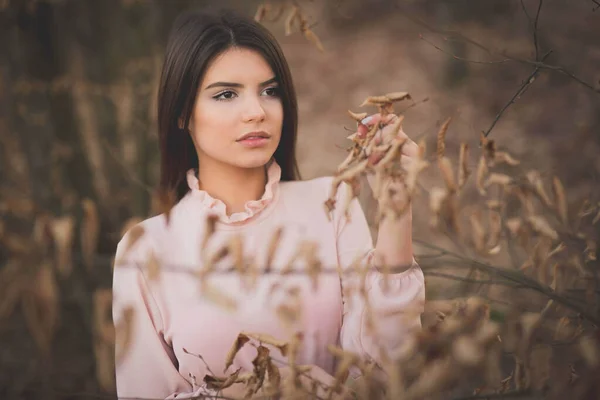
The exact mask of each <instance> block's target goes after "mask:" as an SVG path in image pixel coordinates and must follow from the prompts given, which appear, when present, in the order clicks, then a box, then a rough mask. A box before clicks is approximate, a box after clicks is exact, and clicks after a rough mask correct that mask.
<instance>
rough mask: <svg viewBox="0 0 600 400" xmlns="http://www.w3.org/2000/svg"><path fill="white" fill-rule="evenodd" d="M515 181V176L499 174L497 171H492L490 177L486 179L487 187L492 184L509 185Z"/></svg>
mask: <svg viewBox="0 0 600 400" xmlns="http://www.w3.org/2000/svg"><path fill="white" fill-rule="evenodd" d="M512 182H513V178H512V177H511V176H509V175H506V174H499V173H496V172H492V173H491V174H490V176H489V177H488V179H487V180H486V181H485V187H486V188H487V187H489V186H490V185H500V186H503V187H505V186H508V185H510V184H511V183H512Z"/></svg>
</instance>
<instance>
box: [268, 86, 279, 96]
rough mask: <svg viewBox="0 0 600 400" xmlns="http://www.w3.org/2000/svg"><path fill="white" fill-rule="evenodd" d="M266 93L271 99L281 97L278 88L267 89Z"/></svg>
mask: <svg viewBox="0 0 600 400" xmlns="http://www.w3.org/2000/svg"><path fill="white" fill-rule="evenodd" d="M265 92H267V95H268V96H271V97H279V88H278V87H270V88H266V89H265Z"/></svg>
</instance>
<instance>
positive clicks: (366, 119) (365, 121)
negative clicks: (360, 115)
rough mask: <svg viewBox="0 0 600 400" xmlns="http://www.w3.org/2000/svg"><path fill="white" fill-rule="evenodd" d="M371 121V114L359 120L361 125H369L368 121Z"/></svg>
mask: <svg viewBox="0 0 600 400" xmlns="http://www.w3.org/2000/svg"><path fill="white" fill-rule="evenodd" d="M371 121H373V117H372V116H371V117H366V118H364V119H363V120H362V121H360V123H361V124H363V125H369V123H370V122H371Z"/></svg>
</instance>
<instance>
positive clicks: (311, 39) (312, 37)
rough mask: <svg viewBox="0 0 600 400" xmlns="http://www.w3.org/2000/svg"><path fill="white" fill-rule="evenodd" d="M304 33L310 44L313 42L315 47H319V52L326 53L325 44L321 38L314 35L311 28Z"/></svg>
mask: <svg viewBox="0 0 600 400" xmlns="http://www.w3.org/2000/svg"><path fill="white" fill-rule="evenodd" d="M303 33H304V37H305V38H306V39H308V41H309V42H311V43H312V44H314V45H315V46H317V49H319V51H321V52H324V51H325V49H324V48H323V43H321V39H319V37H318V36H317V34H316V33H314V32H313V31H312V30H310V29H309V28H306V29H305V30H304V31H303Z"/></svg>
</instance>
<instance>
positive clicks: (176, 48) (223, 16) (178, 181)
mask: <svg viewBox="0 0 600 400" xmlns="http://www.w3.org/2000/svg"><path fill="white" fill-rule="evenodd" d="M234 47H235V48H246V49H250V50H254V51H256V52H258V53H259V54H261V55H262V57H263V58H264V59H265V60H266V62H267V63H268V64H269V66H270V67H271V69H272V70H273V72H274V73H275V77H276V79H277V81H278V83H279V88H280V97H281V101H282V105H283V126H282V132H281V139H280V142H279V146H278V147H277V149H276V150H275V154H274V158H275V161H276V162H277V163H278V164H279V166H280V167H281V180H282V181H293V180H298V179H300V172H299V170H298V164H297V161H296V135H297V131H298V107H297V100H296V91H295V89H294V84H293V82H292V76H291V73H290V69H289V66H288V64H287V61H286V59H285V56H284V55H283V52H282V50H281V48H280V47H279V44H278V43H277V40H276V39H275V37H274V36H273V35H272V34H271V33H270V32H269V31H268V30H267V29H266V28H264V27H263V26H262V25H260V24H259V23H257V22H255V21H254V20H253V19H251V18H248V17H244V16H242V15H239V14H237V13H235V12H234V11H232V10H229V9H221V10H218V11H212V12H206V11H203V12H200V11H188V12H186V13H184V14H182V15H180V16H179V17H178V18H177V19H176V20H175V23H174V25H173V28H172V30H171V33H170V36H169V40H168V42H167V49H166V55H165V60H164V63H163V68H162V73H161V78H160V87H159V92H158V135H159V143H160V155H161V165H160V184H159V190H160V191H161V192H163V193H168V192H175V194H176V197H177V201H179V200H181V198H182V197H183V196H185V194H186V193H187V192H188V191H189V188H188V185H187V181H186V179H185V175H186V172H187V171H188V170H189V169H190V168H197V167H198V155H197V154H196V149H195V147H194V143H193V142H192V138H191V135H190V133H189V132H188V129H187V126H188V124H189V121H190V117H191V114H192V110H193V106H194V103H195V101H196V94H197V93H198V86H199V85H200V83H201V81H202V79H203V77H204V75H205V73H206V69H207V67H208V65H209V63H210V62H211V61H212V60H213V59H214V58H215V57H217V56H219V55H220V54H222V53H223V52H224V51H226V50H228V49H230V48H234ZM180 120H181V121H183V124H182V125H183V127H182V126H181V125H180V124H179V121H180Z"/></svg>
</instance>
